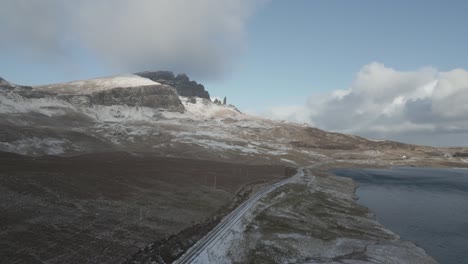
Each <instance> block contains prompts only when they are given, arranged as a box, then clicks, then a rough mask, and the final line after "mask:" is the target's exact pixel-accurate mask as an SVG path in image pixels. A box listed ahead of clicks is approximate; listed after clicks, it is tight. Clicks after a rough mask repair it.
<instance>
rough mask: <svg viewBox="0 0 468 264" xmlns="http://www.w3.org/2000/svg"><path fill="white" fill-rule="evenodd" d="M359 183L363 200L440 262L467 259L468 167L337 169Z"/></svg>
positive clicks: (449, 263)
mask: <svg viewBox="0 0 468 264" xmlns="http://www.w3.org/2000/svg"><path fill="white" fill-rule="evenodd" d="M333 172H334V173H335V174H336V175H338V176H344V177H351V178H353V179H354V180H355V181H357V182H358V183H359V188H358V189H357V191H356V195H357V196H358V197H359V201H358V202H359V203H360V204H362V205H364V206H366V207H368V208H370V209H371V210H372V211H373V212H375V213H376V214H377V220H378V221H379V222H380V223H382V224H383V225H384V226H385V227H387V228H388V229H390V230H392V231H393V232H395V233H397V234H398V235H400V237H401V238H402V239H404V240H409V241H412V242H414V243H415V244H417V245H419V246H420V247H422V248H423V249H424V250H425V251H426V252H427V253H428V254H429V255H431V256H432V257H434V258H435V259H436V260H437V261H439V262H440V263H442V264H461V263H468V169H435V168H406V167H397V168H392V169H388V170H387V169H337V170H333Z"/></svg>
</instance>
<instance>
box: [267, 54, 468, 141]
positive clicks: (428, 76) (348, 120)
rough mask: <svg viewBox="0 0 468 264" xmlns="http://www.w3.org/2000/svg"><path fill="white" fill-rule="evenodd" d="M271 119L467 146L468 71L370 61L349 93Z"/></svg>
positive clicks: (322, 98) (335, 93) (314, 101)
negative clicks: (406, 68)
mask: <svg viewBox="0 0 468 264" xmlns="http://www.w3.org/2000/svg"><path fill="white" fill-rule="evenodd" d="M278 112H279V113H280V114H279V113H278ZM266 115H268V116H270V117H273V118H279V119H286V120H290V121H295V122H307V123H310V124H311V125H314V126H316V127H319V128H322V129H326V130H332V131H339V132H344V133H351V134H357V135H361V136H365V137H369V138H375V139H392V140H397V141H403V142H409V143H417V144H425V145H435V146H461V145H463V146H468V71H466V70H463V69H454V70H451V71H448V72H440V71H437V70H436V69H434V68H431V67H427V68H423V69H420V70H417V71H398V70H394V69H392V68H389V67H386V66H385V65H383V64H381V63H376V62H375V63H370V64H368V65H365V66H364V67H362V69H361V70H360V71H359V72H358V73H357V75H356V77H355V80H354V82H353V83H352V84H351V86H350V87H349V88H348V89H346V90H335V91H333V92H331V93H328V94H322V95H315V96H312V97H311V98H309V99H308V101H307V104H306V105H299V106H288V107H282V108H274V109H270V110H269V111H267V113H266Z"/></svg>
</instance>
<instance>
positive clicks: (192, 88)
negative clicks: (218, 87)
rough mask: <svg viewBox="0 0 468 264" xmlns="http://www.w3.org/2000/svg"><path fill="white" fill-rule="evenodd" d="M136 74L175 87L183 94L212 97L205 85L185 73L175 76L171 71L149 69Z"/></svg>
mask: <svg viewBox="0 0 468 264" xmlns="http://www.w3.org/2000/svg"><path fill="white" fill-rule="evenodd" d="M136 75H138V76H141V77H144V78H148V79H150V80H153V81H155V82H158V83H161V84H167V85H169V86H171V87H174V88H175V89H176V90H177V93H178V94H179V95H181V96H196V97H201V98H205V99H210V94H209V93H208V92H207V91H205V87H204V86H203V85H202V84H199V83H197V82H196V81H191V80H190V79H189V77H187V75H185V74H179V75H177V76H175V75H174V73H172V72H170V71H156V72H148V71H147V72H139V73H136Z"/></svg>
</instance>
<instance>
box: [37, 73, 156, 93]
mask: <svg viewBox="0 0 468 264" xmlns="http://www.w3.org/2000/svg"><path fill="white" fill-rule="evenodd" d="M149 85H161V84H160V83H158V82H155V81H152V80H150V79H148V78H143V77H140V76H138V75H134V74H125V75H117V76H111V77H103V78H95V79H89V80H80V81H73V82H67V83H56V84H49V85H41V86H35V87H34V89H35V90H37V91H43V92H52V93H60V94H90V93H94V92H99V91H106V90H110V89H114V88H118V87H121V88H128V87H141V86H149Z"/></svg>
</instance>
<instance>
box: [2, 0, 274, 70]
mask: <svg viewBox="0 0 468 264" xmlns="http://www.w3.org/2000/svg"><path fill="white" fill-rule="evenodd" d="M264 2H265V0H223V1H218V0H191V1H183V0H132V1H129V0H81V1H61V0H41V1H38V0H0V6H1V8H0V35H1V36H2V44H0V47H1V48H9V49H17V51H18V49H20V50H21V51H27V52H31V53H32V54H39V55H46V56H50V55H52V54H59V55H63V54H64V53H67V52H70V50H69V49H70V48H73V49H76V47H77V46H81V47H85V48H87V49H89V50H90V51H91V53H92V54H95V55H96V57H97V58H98V59H100V60H102V61H103V62H105V63H107V64H109V65H111V66H113V67H114V68H116V69H119V70H122V71H138V70H151V69H168V70H174V71H177V72H187V73H188V74H191V75H192V76H198V77H208V78H217V77H220V76H222V75H223V74H225V73H226V71H227V70H228V69H229V68H230V67H231V66H232V62H233V60H234V59H235V58H236V57H237V56H238V55H239V54H240V53H241V52H242V51H243V49H244V48H245V46H246V41H245V40H246V30H245V25H246V22H247V20H248V18H249V17H250V16H251V14H252V13H253V12H254V11H255V10H256V9H257V8H258V7H259V6H260V5H261V4H263V3H264ZM6 39H8V41H3V40H6ZM54 59H55V58H54Z"/></svg>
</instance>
